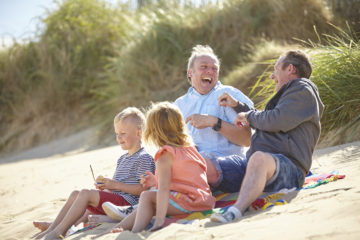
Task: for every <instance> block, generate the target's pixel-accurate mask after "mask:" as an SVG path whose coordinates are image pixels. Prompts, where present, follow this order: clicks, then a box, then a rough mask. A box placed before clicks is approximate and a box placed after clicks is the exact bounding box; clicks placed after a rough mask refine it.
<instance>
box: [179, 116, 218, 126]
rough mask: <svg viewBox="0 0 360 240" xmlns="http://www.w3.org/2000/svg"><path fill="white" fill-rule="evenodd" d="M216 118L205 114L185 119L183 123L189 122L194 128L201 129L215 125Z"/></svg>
mask: <svg viewBox="0 0 360 240" xmlns="http://www.w3.org/2000/svg"><path fill="white" fill-rule="evenodd" d="M217 121H218V119H217V117H214V116H211V115H205V114H193V115H190V116H189V117H187V118H186V120H185V122H186V123H188V122H190V125H191V126H193V127H194V128H198V129H202V128H207V127H212V126H214V125H215V124H216V123H217Z"/></svg>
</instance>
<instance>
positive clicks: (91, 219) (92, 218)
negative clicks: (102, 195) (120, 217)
mask: <svg viewBox="0 0 360 240" xmlns="http://www.w3.org/2000/svg"><path fill="white" fill-rule="evenodd" d="M103 222H118V221H116V220H113V219H112V218H110V217H109V216H106V215H89V216H88V224H90V225H95V224H98V223H103Z"/></svg>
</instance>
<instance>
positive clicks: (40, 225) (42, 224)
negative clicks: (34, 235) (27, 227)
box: [33, 221, 51, 232]
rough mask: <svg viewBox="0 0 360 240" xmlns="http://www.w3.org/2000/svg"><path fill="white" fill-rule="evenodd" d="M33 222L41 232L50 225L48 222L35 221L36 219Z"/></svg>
mask: <svg viewBox="0 0 360 240" xmlns="http://www.w3.org/2000/svg"><path fill="white" fill-rule="evenodd" d="M33 224H34V227H36V228H38V229H40V230H41V231H42V232H43V231H45V230H46V229H48V228H49V227H50V225H51V223H50V222H37V221H34V222H33Z"/></svg>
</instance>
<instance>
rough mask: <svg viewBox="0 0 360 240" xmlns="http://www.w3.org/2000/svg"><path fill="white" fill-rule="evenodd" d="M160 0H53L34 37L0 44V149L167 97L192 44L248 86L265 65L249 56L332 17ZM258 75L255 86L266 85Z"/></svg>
mask: <svg viewBox="0 0 360 240" xmlns="http://www.w3.org/2000/svg"><path fill="white" fill-rule="evenodd" d="M161 2H162V3H163V4H162V5H161V4H148V5H145V6H143V7H142V8H141V9H133V8H131V7H129V5H130V4H126V3H125V4H123V3H118V6H117V7H113V6H111V5H108V4H106V3H104V2H103V1H102V0H62V1H59V2H58V8H57V9H56V10H55V11H54V12H49V14H48V16H45V17H44V18H43V23H44V25H45V30H44V31H43V32H39V33H38V39H36V40H32V41H30V42H29V43H26V44H22V45H20V44H15V45H14V46H12V47H10V48H8V49H6V50H1V51H0V120H1V126H0V151H12V150H14V149H23V148H27V147H31V146H34V145H36V144H39V143H43V142H46V141H49V140H51V139H54V138H56V137H59V136H64V135H67V134H69V133H71V132H73V131H77V130H79V129H81V128H85V127H89V126H93V125H94V124H99V125H100V126H106V127H107V128H106V129H107V130H106V131H104V134H105V135H106V134H107V133H110V132H112V123H111V122H112V119H113V116H114V115H115V114H116V113H117V112H118V111H120V110H121V109H122V108H124V107H126V106H130V105H131V106H138V107H144V106H146V105H148V103H149V101H161V100H170V101H171V100H174V99H176V98H177V97H178V96H180V95H182V94H183V93H184V92H185V91H186V89H187V88H188V87H189V84H188V82H187V80H186V61H187V58H188V57H189V56H190V51H191V48H192V47H193V46H195V45H196V44H208V45H210V46H211V47H213V49H214V50H215V52H216V53H217V55H218V56H219V57H220V59H221V61H222V65H221V72H220V79H221V80H222V81H223V82H224V83H228V84H233V85H234V86H236V87H238V88H240V89H242V90H244V92H246V93H247V92H249V89H250V87H251V86H252V84H253V83H255V82H256V79H257V76H258V74H261V73H262V72H263V71H264V69H265V68H266V67H267V65H266V64H260V65H259V64H253V62H261V63H264V62H265V63H266V60H267V59H271V58H274V57H276V56H277V55H278V54H279V53H280V51H281V50H282V49H286V47H287V46H290V47H292V45H289V44H294V43H298V42H297V41H295V40H294V38H299V39H304V40H306V41H308V40H310V41H311V42H314V41H316V39H317V34H316V32H314V30H313V26H314V25H315V26H316V28H317V30H318V33H319V34H326V33H331V31H332V28H331V27H329V25H328V24H327V22H329V21H333V20H334V19H333V16H332V13H331V12H330V11H329V9H328V8H327V7H326V4H325V2H324V1H319V0H306V1H304V0H281V1H279V0H225V1H219V2H218V3H215V4H206V5H200V6H195V5H193V4H191V3H189V1H182V2H184V3H179V1H172V0H171V1H170V0H169V1H161ZM289 19H291V21H290V20H289ZM301 44H303V45H304V43H301ZM314 47H315V46H314ZM316 48H318V47H317V46H316ZM319 51H320V50H319ZM324 51H325V50H324ZM265 72H266V71H265ZM264 74H265V73H264ZM261 83H262V82H261ZM261 83H260V85H258V86H257V88H256V89H257V90H256V91H255V92H258V91H265V88H264V89H263V90H262V88H261ZM257 96H258V98H257V97H255V98H254V99H253V100H254V101H255V102H258V101H261V100H263V98H264V97H260V96H265V95H257ZM346 119H348V118H346ZM329 129H330V128H329Z"/></svg>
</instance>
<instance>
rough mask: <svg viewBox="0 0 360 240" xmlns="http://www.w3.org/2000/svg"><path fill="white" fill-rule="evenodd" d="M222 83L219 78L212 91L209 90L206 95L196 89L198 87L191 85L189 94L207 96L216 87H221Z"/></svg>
mask: <svg viewBox="0 0 360 240" xmlns="http://www.w3.org/2000/svg"><path fill="white" fill-rule="evenodd" d="M221 85H222V84H221V82H220V80H218V81H217V83H216V85H215V86H214V87H213V89H211V91H210V92H208V93H207V94H205V95H203V94H200V93H199V92H198V91H196V89H195V88H194V87H193V86H191V87H190V88H189V90H188V93H189V94H192V95H195V96H199V97H201V96H207V95H209V94H211V93H212V92H213V91H215V90H216V89H218V88H220V87H221Z"/></svg>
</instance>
